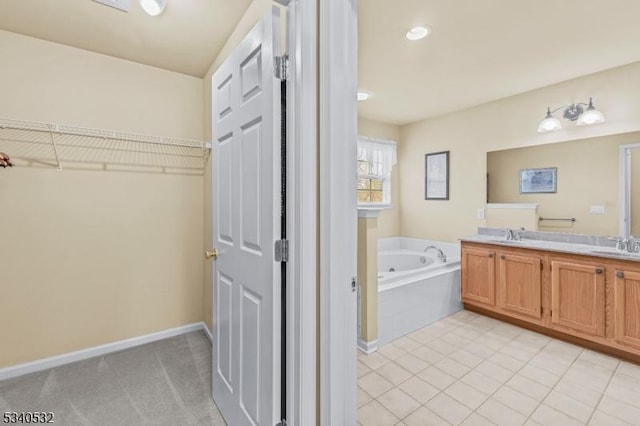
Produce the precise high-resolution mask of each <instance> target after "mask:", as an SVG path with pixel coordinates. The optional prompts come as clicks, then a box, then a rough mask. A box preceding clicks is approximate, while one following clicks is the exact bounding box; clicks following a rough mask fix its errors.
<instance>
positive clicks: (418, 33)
mask: <svg viewBox="0 0 640 426" xmlns="http://www.w3.org/2000/svg"><path fill="white" fill-rule="evenodd" d="M429 34H431V28H429V27H427V26H426V25H425V26H424V27H413V28H411V29H410V30H409V31H407V34H405V37H406V38H407V40H411V41H416V40H421V39H423V38H425V37H426V36H428V35H429Z"/></svg>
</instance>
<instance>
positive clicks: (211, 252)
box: [204, 249, 218, 260]
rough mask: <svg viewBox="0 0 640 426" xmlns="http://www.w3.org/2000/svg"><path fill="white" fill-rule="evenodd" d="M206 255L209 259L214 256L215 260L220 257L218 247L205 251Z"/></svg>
mask: <svg viewBox="0 0 640 426" xmlns="http://www.w3.org/2000/svg"><path fill="white" fill-rule="evenodd" d="M204 256H205V257H206V258H207V259H211V258H213V259H214V260H215V259H217V258H218V249H213V250H211V251H209V250H207V251H205V252H204Z"/></svg>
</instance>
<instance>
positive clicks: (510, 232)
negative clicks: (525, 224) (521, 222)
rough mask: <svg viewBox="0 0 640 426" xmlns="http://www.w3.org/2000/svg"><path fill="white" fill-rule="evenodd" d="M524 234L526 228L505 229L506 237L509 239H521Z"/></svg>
mask: <svg viewBox="0 0 640 426" xmlns="http://www.w3.org/2000/svg"><path fill="white" fill-rule="evenodd" d="M523 234H524V228H520V229H517V230H516V229H505V230H504V238H505V239H506V240H507V241H520V240H522V235H523Z"/></svg>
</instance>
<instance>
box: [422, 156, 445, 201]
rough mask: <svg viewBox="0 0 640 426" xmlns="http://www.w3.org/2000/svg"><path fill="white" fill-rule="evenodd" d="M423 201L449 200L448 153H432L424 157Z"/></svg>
mask: <svg viewBox="0 0 640 426" xmlns="http://www.w3.org/2000/svg"><path fill="white" fill-rule="evenodd" d="M424 170H425V178H424V181H425V185H424V199H425V200H448V199H449V151H442V152H433V153H431V154H425V156H424Z"/></svg>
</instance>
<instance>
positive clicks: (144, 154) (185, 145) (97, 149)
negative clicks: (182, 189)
mask: <svg viewBox="0 0 640 426" xmlns="http://www.w3.org/2000/svg"><path fill="white" fill-rule="evenodd" d="M0 148H3V149H2V150H4V151H5V152H10V153H11V156H12V158H16V159H22V160H24V161H27V162H28V163H40V164H50V165H54V166H57V169H58V170H62V169H63V163H69V164H72V165H74V166H75V165H78V164H96V163H97V164H102V165H103V167H104V168H106V167H107V165H109V166H112V165H119V166H129V167H147V168H149V167H151V168H156V169H160V170H162V171H164V170H166V169H175V170H183V171H187V172H189V171H192V172H202V171H203V170H204V163H205V160H206V158H207V156H208V155H209V153H210V150H211V144H210V143H209V142H205V141H201V140H195V139H184V138H174V137H166V136H152V135H144V134H138V133H129V132H122V131H117V130H105V129H95V128H87V127H77V126H70V125H64V124H53V123H44V122H36V121H26V120H15V119H9V118H1V117H0Z"/></svg>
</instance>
